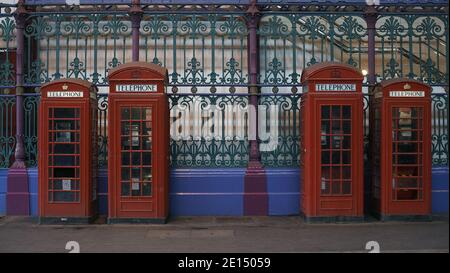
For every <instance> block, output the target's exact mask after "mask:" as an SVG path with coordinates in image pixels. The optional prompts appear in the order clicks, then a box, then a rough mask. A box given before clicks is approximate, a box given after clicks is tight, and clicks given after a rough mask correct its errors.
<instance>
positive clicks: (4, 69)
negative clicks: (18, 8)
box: [0, 7, 16, 88]
mask: <svg viewBox="0 0 450 273" xmlns="http://www.w3.org/2000/svg"><path fill="white" fill-rule="evenodd" d="M0 10H1V12H0V37H1V38H0V88H1V87H12V86H14V84H15V71H16V67H15V59H14V57H15V55H14V54H13V53H15V47H16V40H15V39H16V37H15V30H16V23H15V20H14V17H13V16H12V15H11V14H10V13H11V9H10V8H9V7H6V8H2V7H0Z"/></svg>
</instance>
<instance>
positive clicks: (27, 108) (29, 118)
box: [23, 94, 41, 167]
mask: <svg viewBox="0 0 450 273" xmlns="http://www.w3.org/2000/svg"><path fill="white" fill-rule="evenodd" d="M40 99H41V97H40V96H39V94H26V96H25V98H24V100H23V109H24V119H25V120H24V125H25V127H24V130H25V134H24V139H23V141H24V145H25V161H26V164H27V166H28V167H37V163H38V161H37V159H38V145H37V141H38V111H39V101H40Z"/></svg>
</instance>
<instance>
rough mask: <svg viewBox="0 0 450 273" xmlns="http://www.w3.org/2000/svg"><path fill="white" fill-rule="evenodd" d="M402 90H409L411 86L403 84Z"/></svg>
mask: <svg viewBox="0 0 450 273" xmlns="http://www.w3.org/2000/svg"><path fill="white" fill-rule="evenodd" d="M403 89H405V90H409V89H411V85H409V84H405V85H404V86H403Z"/></svg>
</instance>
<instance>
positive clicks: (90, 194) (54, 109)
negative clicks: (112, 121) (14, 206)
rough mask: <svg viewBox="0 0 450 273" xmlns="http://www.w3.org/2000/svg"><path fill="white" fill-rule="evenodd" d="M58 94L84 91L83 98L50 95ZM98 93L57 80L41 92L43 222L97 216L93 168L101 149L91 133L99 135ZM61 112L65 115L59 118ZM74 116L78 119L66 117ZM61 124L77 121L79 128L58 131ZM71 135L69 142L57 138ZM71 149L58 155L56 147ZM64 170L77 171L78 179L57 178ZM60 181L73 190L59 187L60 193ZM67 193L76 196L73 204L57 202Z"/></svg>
mask: <svg viewBox="0 0 450 273" xmlns="http://www.w3.org/2000/svg"><path fill="white" fill-rule="evenodd" d="M54 91H62V92H70V91H81V92H82V97H64V98H61V97H58V98H55V97H48V92H54ZM96 92H97V89H96V87H95V86H93V85H92V84H90V83H89V82H86V81H82V80H57V81H53V82H50V83H47V84H45V85H43V86H42V88H41V93H42V96H41V101H40V107H39V127H38V134H39V137H38V140H39V143H38V145H39V160H38V168H39V216H40V217H41V218H42V219H44V218H58V217H61V218H66V217H72V218H91V217H93V216H95V214H96V213H97V197H96V188H97V185H96V183H97V180H96V170H94V168H93V167H95V164H93V163H92V162H93V160H96V158H95V152H96V151H97V147H96V135H95V134H94V135H93V134H92V132H91V130H95V132H96V131H97V130H96V126H97V116H96V114H97V111H93V109H95V110H96V109H97V101H96V96H95V94H96ZM70 109H73V111H70ZM68 110H69V111H68ZM58 112H59V113H61V115H60V116H58V117H55V115H56V113H58ZM64 112H66V113H64ZM70 112H73V113H74V115H73V116H64V115H66V114H68V113H70ZM61 121H76V122H77V123H78V125H77V126H76V127H75V128H70V129H62V128H59V129H58V128H56V127H55V126H56V124H58V123H60V122H61ZM75 124H76V123H75ZM93 127H95V128H94V129H93ZM67 134H69V135H70V141H69V142H67V141H57V137H67ZM74 137H75V139H73V138H74ZM57 145H62V146H57ZM68 145H73V147H74V151H73V152H70V151H69V152H63V153H61V152H56V151H55V148H56V147H59V148H67V147H68ZM60 156H63V157H64V156H65V157H66V158H65V159H68V157H73V159H74V164H71V165H64V164H63V161H64V159H63V158H60ZM60 168H63V169H65V171H67V169H73V170H74V175H73V176H72V175H71V176H68V177H58V178H55V176H54V174H55V173H54V172H55V169H60ZM52 171H53V173H52ZM59 180H61V181H59ZM64 180H66V181H64ZM56 181H58V183H59V182H60V183H61V187H63V186H62V185H63V184H64V182H67V181H70V189H64V188H61V189H59V187H58V189H56V187H55V185H56V184H55V183H56ZM66 185H67V184H66ZM74 188H75V189H74ZM67 193H69V195H72V196H73V198H71V200H55V196H56V195H55V194H61V195H67ZM70 193H74V194H70ZM63 199H64V198H63Z"/></svg>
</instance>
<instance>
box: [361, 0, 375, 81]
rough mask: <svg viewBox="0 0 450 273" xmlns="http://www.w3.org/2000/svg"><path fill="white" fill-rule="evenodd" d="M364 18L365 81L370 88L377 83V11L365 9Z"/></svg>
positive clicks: (370, 8) (372, 8)
mask: <svg viewBox="0 0 450 273" xmlns="http://www.w3.org/2000/svg"><path fill="white" fill-rule="evenodd" d="M364 18H365V20H366V23H367V62H368V68H367V70H368V71H367V72H368V73H367V81H368V84H369V86H370V87H371V86H374V85H375V84H376V82H377V79H376V75H375V24H376V22H377V11H376V10H375V8H374V7H373V6H369V7H367V9H366V11H365V13H364Z"/></svg>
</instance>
